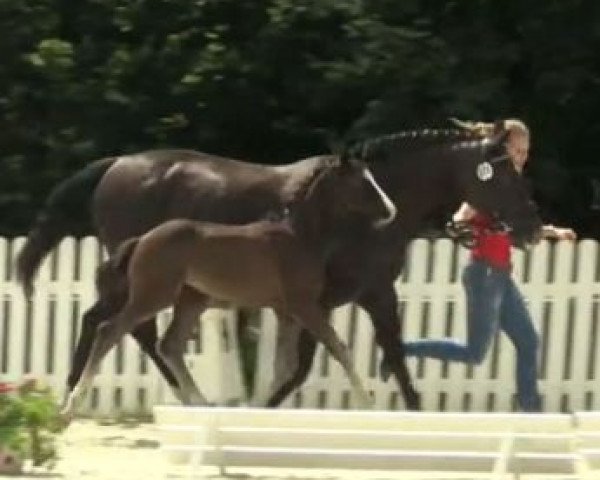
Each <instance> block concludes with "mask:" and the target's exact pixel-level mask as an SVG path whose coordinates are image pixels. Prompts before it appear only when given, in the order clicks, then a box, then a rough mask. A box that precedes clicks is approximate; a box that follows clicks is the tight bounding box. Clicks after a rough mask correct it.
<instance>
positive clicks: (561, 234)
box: [554, 227, 577, 240]
mask: <svg viewBox="0 0 600 480" xmlns="http://www.w3.org/2000/svg"><path fill="white" fill-rule="evenodd" d="M554 234H555V235H556V238H557V239H558V240H577V234H576V233H575V230H573V229H572V228H559V227H554Z"/></svg>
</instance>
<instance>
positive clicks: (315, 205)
mask: <svg viewBox="0 0 600 480" xmlns="http://www.w3.org/2000/svg"><path fill="white" fill-rule="evenodd" d="M331 202H332V199H331V198H327V195H324V194H323V192H320V191H316V192H314V194H313V195H312V196H311V197H310V198H308V199H305V200H301V201H299V202H298V203H297V204H296V205H294V206H293V207H292V208H291V209H290V215H289V221H290V224H291V226H292V230H293V231H294V234H295V235H296V236H297V238H298V239H299V240H300V241H301V243H302V244H304V245H305V246H306V247H307V248H308V249H310V251H311V252H313V253H314V254H316V255H317V256H319V257H321V258H324V257H326V256H327V255H328V252H330V251H332V250H333V249H334V248H335V246H336V244H337V243H338V242H339V241H340V240H341V239H342V238H343V236H344V234H343V232H344V230H345V229H346V228H347V227H348V224H349V221H348V219H347V218H341V217H340V218H336V216H335V215H334V213H333V212H332V209H331V205H332V203H331Z"/></svg>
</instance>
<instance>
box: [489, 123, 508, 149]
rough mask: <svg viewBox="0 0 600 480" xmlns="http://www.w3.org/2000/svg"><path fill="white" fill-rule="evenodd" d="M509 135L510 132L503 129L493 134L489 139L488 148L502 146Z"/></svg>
mask: <svg viewBox="0 0 600 480" xmlns="http://www.w3.org/2000/svg"><path fill="white" fill-rule="evenodd" d="M509 135H510V130H507V129H504V128H503V129H502V130H500V131H497V132H494V134H493V135H492V137H491V142H490V146H491V147H492V148H495V147H499V146H500V145H503V144H504V143H505V142H506V140H507V139H508V136H509Z"/></svg>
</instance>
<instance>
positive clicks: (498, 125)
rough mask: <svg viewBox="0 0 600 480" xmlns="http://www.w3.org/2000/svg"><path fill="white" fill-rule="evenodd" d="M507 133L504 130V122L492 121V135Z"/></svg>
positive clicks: (505, 129)
mask: <svg viewBox="0 0 600 480" xmlns="http://www.w3.org/2000/svg"><path fill="white" fill-rule="evenodd" d="M505 131H507V128H506V121H504V120H494V129H493V132H492V133H493V135H499V134H501V133H502V132H505Z"/></svg>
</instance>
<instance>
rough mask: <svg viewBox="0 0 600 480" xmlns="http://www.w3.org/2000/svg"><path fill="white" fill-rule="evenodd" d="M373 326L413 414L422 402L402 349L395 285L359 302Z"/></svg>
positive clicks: (378, 286)
mask: <svg viewBox="0 0 600 480" xmlns="http://www.w3.org/2000/svg"><path fill="white" fill-rule="evenodd" d="M358 304H359V305H360V306H361V307H362V308H364V309H365V310H366V311H367V312H368V313H369V315H370V316H371V320H372V322H373V327H374V329H375V340H376V341H377V344H378V345H379V346H380V347H381V348H382V349H383V353H384V358H385V360H386V361H387V362H389V365H390V367H391V370H392V372H393V373H394V376H395V377H396V380H397V381H398V383H399V385H400V389H401V390H402V395H403V396H404V401H405V402H406V406H407V407H408V408H409V409H410V410H420V409H421V399H420V395H419V394H418V392H417V391H416V390H415V388H414V386H413V384H412V379H411V375H410V372H409V371H408V367H407V366H406V358H405V356H404V351H403V348H402V342H401V341H398V340H399V339H400V336H401V325H400V319H399V318H398V313H397V306H398V296H397V295H396V291H395V289H394V286H393V283H390V284H389V285H387V286H382V285H380V284H378V285H377V290H372V291H369V292H366V293H365V294H364V295H363V296H362V297H361V298H360V299H359V301H358Z"/></svg>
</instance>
